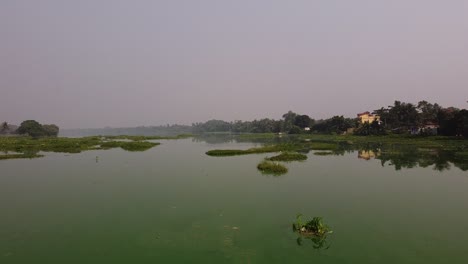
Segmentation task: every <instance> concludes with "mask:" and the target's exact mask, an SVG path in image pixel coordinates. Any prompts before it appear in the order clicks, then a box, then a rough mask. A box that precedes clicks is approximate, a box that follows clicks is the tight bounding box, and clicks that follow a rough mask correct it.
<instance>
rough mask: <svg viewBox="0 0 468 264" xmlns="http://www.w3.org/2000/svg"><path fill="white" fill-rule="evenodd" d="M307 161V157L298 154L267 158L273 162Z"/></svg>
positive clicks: (289, 153) (292, 153)
mask: <svg viewBox="0 0 468 264" xmlns="http://www.w3.org/2000/svg"><path fill="white" fill-rule="evenodd" d="M306 159H307V156H306V155H304V154H301V153H297V152H283V153H281V154H279V155H277V156H273V157H271V158H267V160H271V161H301V160H306Z"/></svg>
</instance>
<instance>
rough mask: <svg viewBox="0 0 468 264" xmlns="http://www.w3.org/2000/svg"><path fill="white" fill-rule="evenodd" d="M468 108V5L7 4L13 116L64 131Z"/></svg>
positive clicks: (99, 0)
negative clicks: (399, 106) (407, 107)
mask: <svg viewBox="0 0 468 264" xmlns="http://www.w3.org/2000/svg"><path fill="white" fill-rule="evenodd" d="M422 99H425V100H427V101H430V102H438V103H440V104H441V105H443V106H455V107H460V108H466V107H467V106H468V104H467V103H466V101H467V100H468V1H467V0H447V1H441V0H380V1H379V0H368V1H364V0H353V1H347V0H340V1H339V0H321V1H318V0H316V1H313V0H304V1H294V0H288V1H286V0H282V1H273V0H265V1H256V0H245V1H244V0H231V1H223V0H211V1H208V0H206V1H205V0H196V1H195V0H187V1H179V0H167V1H157V0H147V1H137V0H133V1H130V0H128V1H118V0H92V1H88V0H79V1H77V0H73V1H67V0H41V1H37V0H30V1H23V0H0V121H3V120H5V121H9V122H11V123H16V124H18V123H20V122H21V121H22V120H25V119H36V120H38V121H39V122H41V123H55V124H57V125H59V126H60V127H62V128H78V127H81V128H91V127H104V126H114V127H115V126H137V125H158V124H166V123H171V124H172V123H181V124H190V123H192V122H196V121H206V120H208V119H213V118H215V119H224V120H239V119H241V120H253V119H255V118H262V117H269V118H275V119H278V118H280V117H281V115H282V114H283V113H285V112H287V111H288V110H293V111H295V112H298V113H303V114H308V115H310V116H311V117H313V118H326V117H331V116H333V115H338V114H340V115H341V114H344V115H345V116H349V117H354V116H355V115H356V113H358V112H362V111H366V110H374V109H376V108H378V107H380V106H387V105H389V104H392V103H393V101H394V100H401V101H405V102H413V103H416V102H418V101H419V100H422Z"/></svg>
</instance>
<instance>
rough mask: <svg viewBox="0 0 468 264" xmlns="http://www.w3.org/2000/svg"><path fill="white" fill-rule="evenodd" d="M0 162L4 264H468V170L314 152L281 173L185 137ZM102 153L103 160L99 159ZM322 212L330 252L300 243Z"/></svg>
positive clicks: (1, 253) (0, 250)
mask: <svg viewBox="0 0 468 264" xmlns="http://www.w3.org/2000/svg"><path fill="white" fill-rule="evenodd" d="M159 142H161V143H162V144H161V145H160V146H157V147H155V148H152V149H150V150H148V151H144V152H126V151H124V150H121V149H112V150H99V151H87V152H83V153H80V154H62V153H45V154H46V155H45V157H44V158H40V159H31V160H29V159H21V160H4V161H1V162H0V263H2V264H7V263H425V264H429V263H468V172H467V171H463V170H461V169H460V168H458V167H456V166H453V165H451V164H449V166H448V167H447V166H445V167H444V169H442V170H435V169H434V168H433V167H432V166H427V167H425V168H423V167H419V166H413V167H412V168H405V167H403V168H401V169H399V170H396V168H395V166H394V165H392V164H391V162H387V163H386V164H385V165H384V166H382V163H381V161H380V160H378V159H372V158H371V159H369V160H366V159H362V158H361V159H359V158H358V152H353V151H350V152H347V153H344V154H343V155H338V156H333V155H331V156H317V155H314V154H313V151H312V152H310V153H308V154H307V156H308V160H307V161H305V162H293V163H288V164H287V167H288V168H289V172H288V173H287V174H285V175H282V176H271V175H262V174H261V173H260V172H259V171H257V169H256V166H257V164H258V163H259V162H260V161H261V160H263V159H264V158H265V157H266V156H271V154H258V155H246V156H234V157H210V156H207V155H205V154H204V153H205V152H206V151H208V150H211V149H215V148H218V149H219V148H228V149H233V148H241V149H245V148H249V147H253V146H256V144H254V143H249V142H244V143H236V142H224V143H217V144H211V143H208V142H206V141H200V140H194V139H183V140H176V141H164V140H162V141H159ZM96 157H98V158H96ZM297 213H302V214H304V215H305V216H310V217H313V216H322V217H323V218H324V220H325V222H326V223H327V224H328V225H329V226H330V227H331V229H332V230H333V231H334V232H333V234H331V235H329V236H328V238H327V247H322V248H320V249H315V248H314V247H313V246H314V244H313V242H312V241H308V240H305V241H304V242H303V244H302V245H298V244H297V238H298V236H297V234H296V233H294V232H293V231H292V228H291V224H292V223H293V221H294V220H295V217H296V214H297Z"/></svg>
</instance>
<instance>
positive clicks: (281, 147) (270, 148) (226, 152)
mask: <svg viewBox="0 0 468 264" xmlns="http://www.w3.org/2000/svg"><path fill="white" fill-rule="evenodd" d="M297 148H298V147H297V145H296V144H288V143H284V144H277V145H267V146H263V147H258V148H250V149H246V150H242V149H214V150H210V151H207V152H206V155H209V156H236V155H248V154H260V153H269V152H280V151H292V150H295V149H297Z"/></svg>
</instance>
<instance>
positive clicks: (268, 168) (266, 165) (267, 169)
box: [257, 160, 288, 175]
mask: <svg viewBox="0 0 468 264" xmlns="http://www.w3.org/2000/svg"><path fill="white" fill-rule="evenodd" d="M257 169H258V170H260V171H261V172H262V173H266V174H273V175H281V174H284V173H286V172H288V168H286V167H285V166H284V165H282V164H280V163H278V162H271V161H267V160H264V161H262V162H260V163H259V164H258V165H257Z"/></svg>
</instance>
